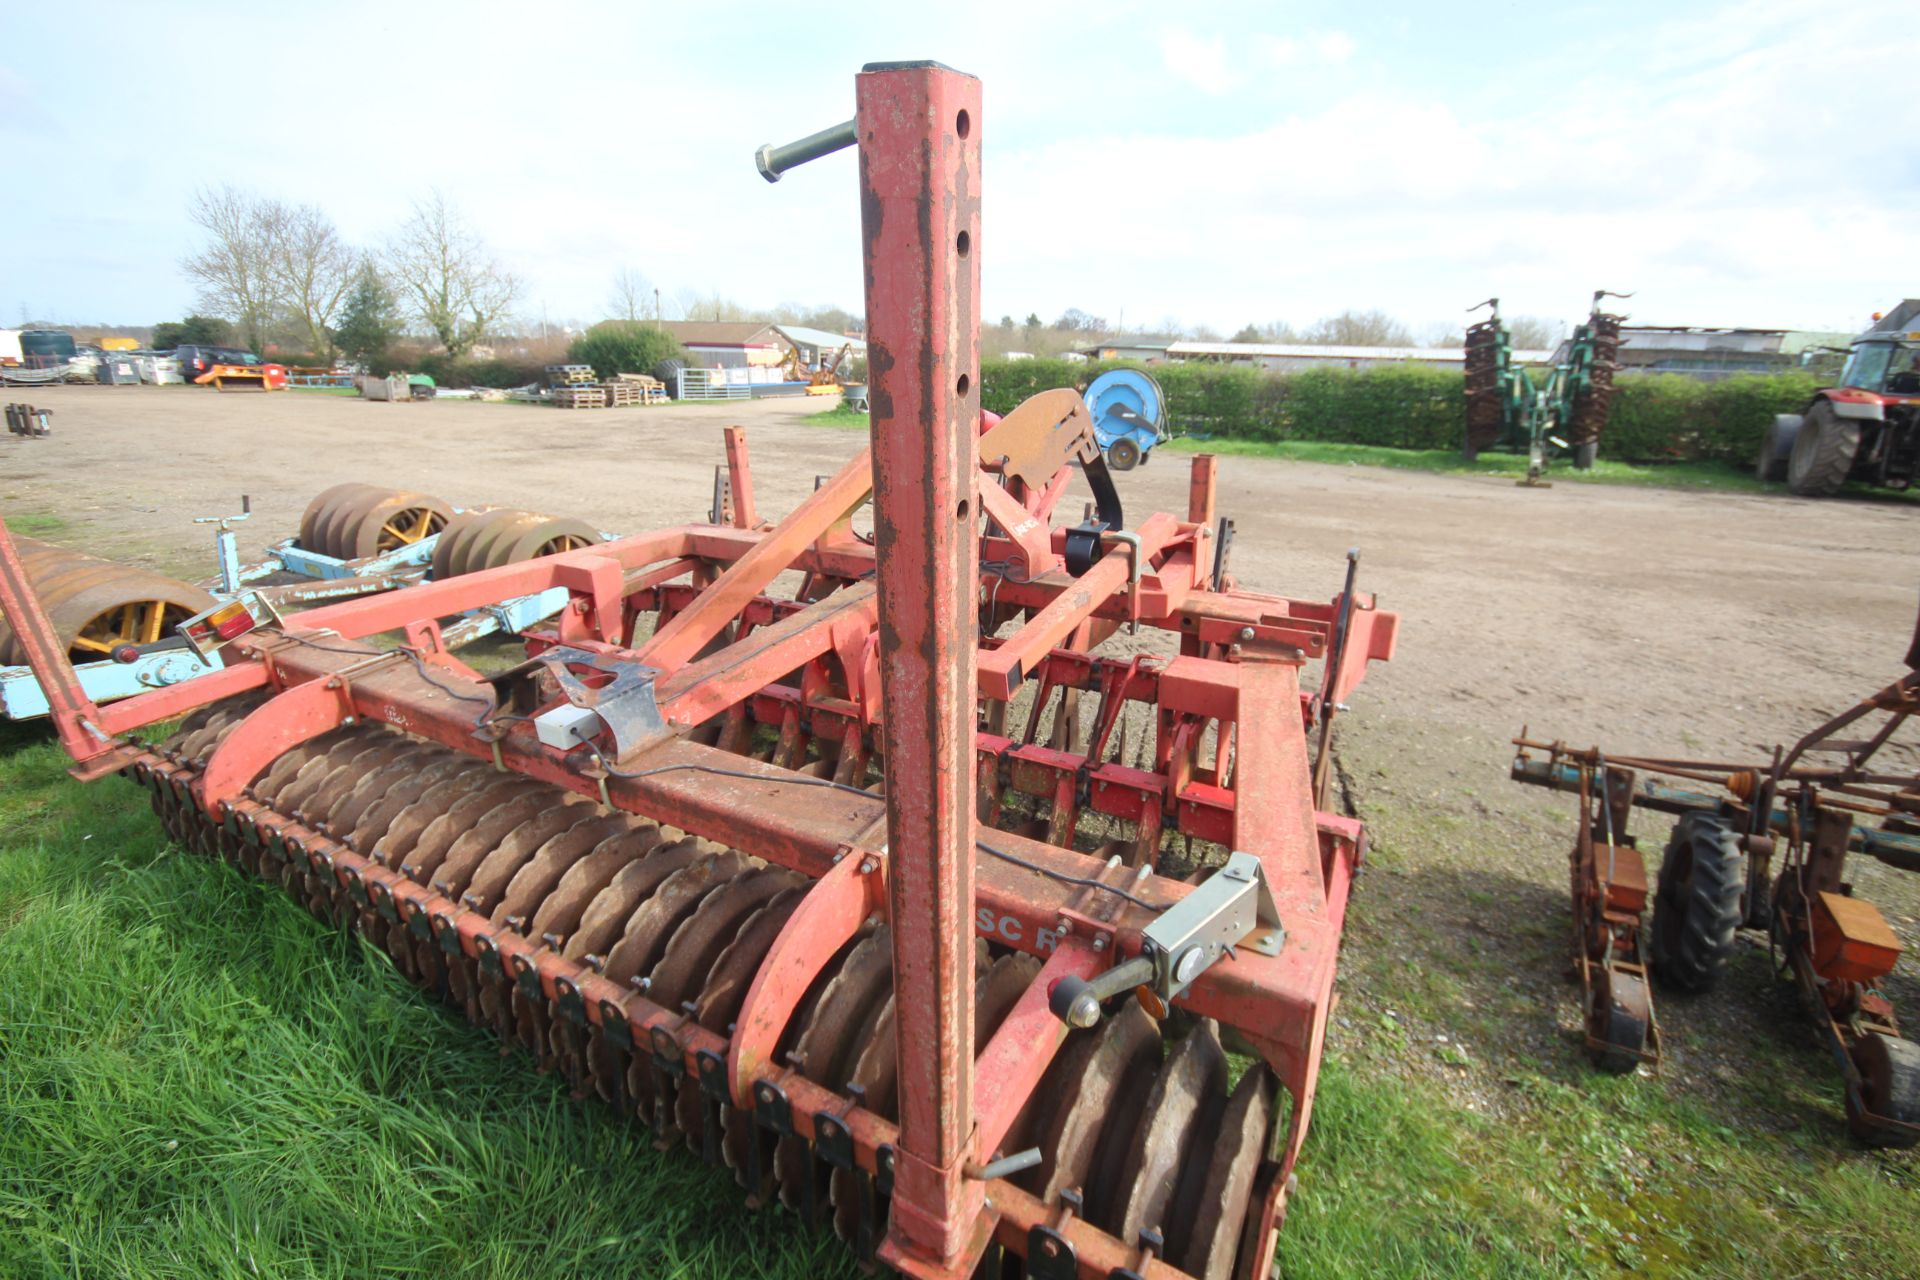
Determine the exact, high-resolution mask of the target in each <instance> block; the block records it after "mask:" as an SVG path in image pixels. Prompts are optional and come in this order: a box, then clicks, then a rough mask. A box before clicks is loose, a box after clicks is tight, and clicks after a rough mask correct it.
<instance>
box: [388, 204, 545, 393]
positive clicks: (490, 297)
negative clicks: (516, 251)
mask: <svg viewBox="0 0 1920 1280" xmlns="http://www.w3.org/2000/svg"><path fill="white" fill-rule="evenodd" d="M386 259H387V267H388V271H389V272H390V274H391V275H392V277H393V279H394V281H395V282H396V283H397V284H398V285H399V286H400V290H401V293H402V294H403V296H404V297H405V299H406V301H407V303H408V305H409V306H411V307H412V308H413V310H414V312H415V314H417V315H418V316H419V317H420V320H421V322H422V323H423V324H425V325H426V326H427V328H428V329H430V330H432V332H433V335H434V336H435V337H436V338H438V339H439V340H440V345H441V346H443V347H445V348H446V349H447V353H448V354H449V355H454V356H463V355H465V354H466V353H467V352H469V351H471V350H472V349H473V347H474V344H476V343H478V342H479V341H480V340H481V339H482V338H484V337H486V335H487V333H488V331H489V330H490V329H491V328H492V327H493V326H494V325H496V324H498V323H499V322H500V321H501V320H502V319H503V318H505V317H506V316H507V314H508V312H509V309H510V308H511V307H512V306H513V301H514V299H515V298H516V297H518V296H519V293H520V282H519V280H517V279H515V278H514V276H513V275H512V273H511V272H509V271H507V270H506V269H505V268H504V267H502V266H501V265H500V264H499V262H497V261H496V260H495V259H494V257H493V255H492V253H491V252H490V251H489V250H488V249H487V246H486V244H485V242H484V241H482V240H481V239H480V237H479V236H478V235H477V234H476V233H475V232H474V231H473V230H472V229H471V228H470V227H468V226H467V224H466V222H465V220H464V219H462V218H461V216H460V213H459V211H458V210H456V209H455V208H454V207H453V206H452V205H450V204H448V203H447V199H446V197H445V196H443V195H441V194H440V192H438V191H435V192H434V193H433V194H432V196H430V197H429V198H428V199H426V200H422V201H420V202H418V203H416V204H415V205H414V206H413V217H412V218H410V219H408V221H407V223H406V225H405V226H403V227H401V228H400V231H399V233H398V234H397V235H396V236H395V237H394V239H393V241H392V243H391V244H389V245H388V246H387V253H386Z"/></svg>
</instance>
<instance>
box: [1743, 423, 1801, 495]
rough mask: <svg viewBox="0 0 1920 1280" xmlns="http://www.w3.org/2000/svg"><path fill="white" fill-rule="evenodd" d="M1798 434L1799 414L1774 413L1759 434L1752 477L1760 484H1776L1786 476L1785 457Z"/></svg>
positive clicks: (1791, 450)
mask: <svg viewBox="0 0 1920 1280" xmlns="http://www.w3.org/2000/svg"><path fill="white" fill-rule="evenodd" d="M1799 434H1800V415H1799V414H1797V413H1776V414H1774V415H1773V421H1772V422H1770V423H1768V424H1767V429H1766V430H1765V431H1764V432H1762V433H1761V435H1760V454H1759V456H1758V457H1756V458H1755V459H1754V461H1753V478H1754V479H1755V480H1758V481H1760V482H1761V483H1762V484H1778V483H1779V482H1780V481H1782V480H1785V479H1786V478H1787V459H1788V456H1789V455H1790V454H1791V453H1792V452H1793V442H1794V439H1795V438H1796V437H1797V436H1798V435H1799Z"/></svg>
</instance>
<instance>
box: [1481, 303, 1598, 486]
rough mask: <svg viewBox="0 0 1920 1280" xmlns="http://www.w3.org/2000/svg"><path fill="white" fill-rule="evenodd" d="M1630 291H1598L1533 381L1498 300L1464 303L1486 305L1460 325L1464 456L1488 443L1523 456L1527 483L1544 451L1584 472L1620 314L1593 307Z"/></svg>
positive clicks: (1543, 464)
mask: <svg viewBox="0 0 1920 1280" xmlns="http://www.w3.org/2000/svg"><path fill="white" fill-rule="evenodd" d="M1632 296H1633V295H1632V294H1627V293H1613V292H1611V291H1609V290H1606V289H1597V290H1595V291H1594V295H1593V306H1592V309H1591V310H1590V312H1589V314H1588V315H1587V319H1586V321H1585V323H1583V324H1581V325H1580V327H1579V328H1577V329H1575V330H1574V331H1573V337H1572V338H1571V339H1569V340H1568V342H1567V344H1566V348H1565V351H1566V354H1565V355H1564V356H1563V357H1562V358H1561V359H1559V360H1558V361H1556V362H1555V363H1554V365H1553V368H1552V369H1551V370H1550V371H1548V372H1547V374H1546V381H1545V384H1544V385H1539V384H1536V383H1535V381H1534V378H1533V375H1532V374H1531V373H1529V372H1528V370H1527V368H1526V367H1525V366H1524V365H1521V364H1517V363H1516V362H1515V361H1514V359H1513V338H1512V333H1511V331H1510V330H1509V329H1508V328H1507V326H1506V323H1505V322H1504V321H1502V320H1501V319H1500V299H1498V298H1489V299H1487V300H1486V301H1485V302H1482V303H1478V304H1476V305H1475V306H1472V307H1469V308H1468V310H1469V311H1478V310H1479V309H1480V308H1481V307H1485V308H1487V309H1488V315H1487V318H1486V319H1484V320H1482V321H1480V322H1479V323H1477V324H1475V325H1474V326H1473V327H1471V328H1470V329H1468V330H1467V344H1466V373H1467V434H1466V446H1465V449H1464V450H1463V452H1464V453H1465V455H1466V458H1467V460H1468V461H1469V462H1471V461H1472V460H1473V459H1475V458H1477V457H1479V456H1480V454H1481V453H1483V452H1485V451H1486V450H1488V449H1498V450H1501V451H1504V452H1511V453H1525V454H1526V455H1527V478H1526V480H1525V482H1524V483H1526V484H1535V485H1537V484H1540V483H1541V477H1542V476H1543V475H1545V474H1546V469H1547V459H1548V457H1549V456H1550V453H1551V452H1554V451H1557V452H1559V453H1561V454H1570V455H1571V456H1572V457H1573V465H1574V466H1575V467H1577V468H1579V469H1580V470H1582V471H1584V470H1586V469H1587V468H1588V467H1591V466H1592V465H1593V460H1594V458H1595V456H1596V455H1597V454H1598V453H1599V452H1600V432H1601V430H1602V428H1604V427H1605V426H1606V423H1607V410H1608V408H1609V407H1610V405H1611V404H1612V401H1613V374H1614V370H1615V369H1616V368H1618V367H1619V366H1618V365H1617V364H1616V363H1615V360H1614V357H1615V356H1616V355H1617V354H1618V352H1619V349H1620V322H1621V321H1622V320H1624V319H1626V317H1625V316H1620V315H1613V314H1611V313H1609V312H1605V311H1602V310H1601V309H1600V303H1601V299H1603V298H1630V297H1632Z"/></svg>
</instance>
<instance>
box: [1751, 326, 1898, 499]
mask: <svg viewBox="0 0 1920 1280" xmlns="http://www.w3.org/2000/svg"><path fill="white" fill-rule="evenodd" d="M1754 473H1755V474H1756V475H1757V476H1758V477H1759V478H1760V479H1762V480H1785V481H1786V482H1787V488H1788V489H1790V490H1792V491H1793V492H1794V493H1797V494H1799V495H1801V496H1802V497H1808V498H1823V497H1826V496H1827V495H1829V494H1833V493H1837V492H1839V490H1840V486H1842V485H1844V484H1845V483H1846V482H1847V481H1849V480H1856V481H1859V482H1860V483H1862V484H1872V485H1880V486H1882V487H1884V488H1888V489H1905V488H1907V487H1908V486H1909V485H1911V484H1912V483H1913V481H1914V478H1915V476H1916V474H1920V299H1914V298H1909V299H1907V300H1906V301H1905V302H1902V303H1901V304H1900V305H1899V306H1898V307H1896V308H1894V309H1893V310H1892V311H1891V312H1889V313H1887V314H1886V315H1884V316H1877V317H1875V319H1874V324H1873V327H1872V328H1870V329H1868V330H1867V331H1866V332H1865V333H1863V334H1861V335H1860V336H1859V337H1858V338H1855V339H1854V340H1853V344H1852V349H1851V351H1850V353H1849V354H1848V356H1847V365H1846V368H1845V369H1843V370H1842V371H1841V374H1840V385H1839V386H1838V387H1830V388H1828V389H1827V390H1825V391H1821V392H1818V393H1816V394H1815V396H1814V397H1813V403H1812V404H1809V405H1808V406H1807V407H1806V408H1805V409H1804V410H1803V411H1801V412H1800V413H1783V414H1780V415H1778V416H1777V417H1775V418H1774V420H1773V425H1772V426H1770V427H1768V428H1767V431H1766V436H1765V437H1764V438H1763V439H1762V440H1761V442H1760V457H1759V460H1758V462H1757V464H1756V465H1755V467H1754Z"/></svg>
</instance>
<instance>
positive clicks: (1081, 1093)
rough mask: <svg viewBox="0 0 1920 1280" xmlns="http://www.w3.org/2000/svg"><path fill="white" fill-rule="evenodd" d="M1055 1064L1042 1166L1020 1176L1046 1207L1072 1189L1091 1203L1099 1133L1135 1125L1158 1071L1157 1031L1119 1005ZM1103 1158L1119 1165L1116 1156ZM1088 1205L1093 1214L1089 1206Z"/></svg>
mask: <svg viewBox="0 0 1920 1280" xmlns="http://www.w3.org/2000/svg"><path fill="white" fill-rule="evenodd" d="M1055 1065H1056V1066H1058V1067H1061V1068H1062V1070H1061V1071H1059V1072H1058V1073H1056V1072H1053V1071H1049V1072H1048V1073H1047V1076H1046V1077H1045V1078H1046V1079H1047V1080H1048V1081H1052V1082H1054V1083H1052V1084H1051V1086H1050V1089H1051V1090H1052V1091H1054V1092H1056V1093H1057V1096H1058V1099H1059V1101H1058V1104H1057V1109H1056V1110H1055V1112H1054V1114H1053V1115H1052V1116H1051V1117H1050V1118H1049V1121H1048V1124H1047V1126H1046V1128H1045V1129H1043V1130H1042V1131H1041V1133H1040V1140H1039V1142H1038V1143H1037V1145H1038V1146H1039V1148H1040V1151H1041V1155H1042V1157H1043V1159H1042V1161H1041V1163H1040V1165H1039V1166H1038V1167H1037V1168H1035V1169H1031V1170H1029V1171H1028V1172H1027V1173H1024V1174H1022V1175H1021V1178H1022V1181H1023V1183H1024V1184H1026V1185H1027V1186H1028V1188H1029V1190H1032V1191H1033V1192H1034V1194H1035V1195H1038V1196H1039V1197H1040V1199H1041V1200H1042V1201H1044V1202H1045V1203H1047V1204H1052V1203H1053V1202H1054V1201H1055V1200H1057V1199H1058V1198H1059V1195H1060V1193H1061V1192H1062V1191H1065V1190H1067V1189H1068V1188H1070V1187H1077V1188H1079V1189H1080V1190H1081V1192H1082V1194H1083V1195H1088V1196H1089V1197H1090V1196H1091V1192H1092V1189H1093V1188H1092V1184H1093V1183H1094V1182H1095V1181H1096V1174H1097V1173H1098V1172H1099V1170H1098V1166H1097V1164H1096V1157H1097V1156H1098V1155H1099V1151H1100V1146H1101V1140H1102V1137H1103V1134H1104V1135H1105V1136H1107V1137H1109V1138H1110V1137H1111V1134H1112V1133H1113V1131H1115V1130H1118V1129H1120V1128H1122V1127H1123V1126H1124V1125H1125V1124H1126V1123H1127V1122H1129V1121H1131V1120H1134V1119H1137V1118H1138V1116H1139V1110H1138V1105H1139V1101H1140V1100H1141V1099H1142V1098H1143V1096H1144V1094H1145V1093H1146V1091H1147V1089H1148V1088H1150V1087H1151V1086H1152V1082H1153V1077H1154V1075H1155V1073H1156V1072H1157V1071H1158V1070H1159V1066H1160V1029H1159V1028H1158V1027H1156V1026H1155V1025H1154V1023H1153V1019H1151V1018H1149V1017H1148V1016H1147V1015H1146V1014H1145V1013H1144V1012H1143V1011H1142V1010H1141V1008H1140V1006H1139V1005H1137V1004H1135V1003H1134V1002H1133V1001H1131V1000H1128V1001H1124V1002H1123V1003H1122V1004H1121V1006H1120V1008H1119V1010H1118V1011H1117V1012H1115V1013H1114V1014H1113V1015H1112V1016H1111V1017H1109V1018H1107V1019H1106V1020H1105V1021H1104V1022H1102V1023H1101V1024H1100V1025H1099V1026H1098V1027H1096V1028H1092V1029H1090V1030H1087V1031H1083V1032H1075V1033H1073V1034H1072V1035H1069V1036H1068V1037H1067V1043H1066V1045H1065V1046H1063V1048H1062V1049H1061V1055H1060V1057H1059V1058H1057V1059H1055ZM1056 1076H1057V1079H1056ZM1129 1108H1131V1109H1129ZM1126 1136H1127V1137H1131V1136H1132V1135H1131V1133H1129V1134H1127V1135H1126ZM1111 1145H1113V1146H1115V1147H1117V1148H1120V1149H1124V1146H1125V1144H1124V1142H1117V1143H1112V1144H1111ZM1108 1159H1109V1161H1110V1162H1114V1161H1117V1159H1118V1152H1115V1153H1114V1154H1112V1155H1109V1157H1108ZM1088 1203H1089V1209H1091V1203H1092V1202H1091V1199H1089V1202H1088Z"/></svg>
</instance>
